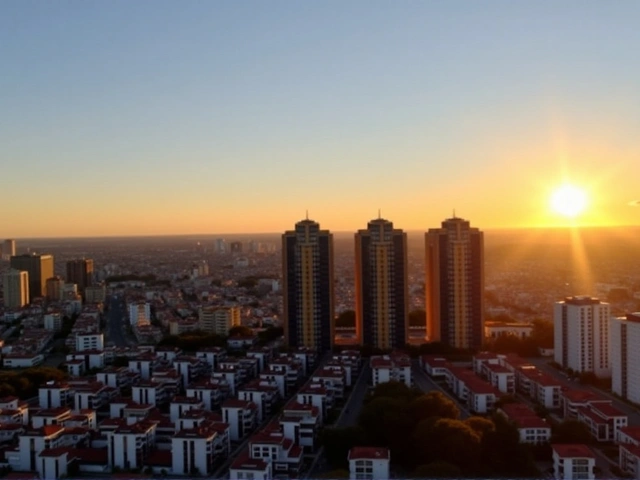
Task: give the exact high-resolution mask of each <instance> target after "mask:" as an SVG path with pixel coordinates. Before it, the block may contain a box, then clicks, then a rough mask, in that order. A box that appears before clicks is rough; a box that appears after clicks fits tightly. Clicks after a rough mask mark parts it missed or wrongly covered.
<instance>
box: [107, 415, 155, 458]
mask: <svg viewBox="0 0 640 480" xmlns="http://www.w3.org/2000/svg"><path fill="white" fill-rule="evenodd" d="M155 431H156V424H155V423H153V422H149V421H141V422H137V423H133V424H131V425H123V426H119V427H117V428H116V429H115V430H113V431H111V432H108V433H107V448H108V452H109V453H108V455H109V456H108V464H109V466H110V467H111V468H114V467H117V468H120V469H124V470H133V469H136V468H142V467H143V466H144V465H145V462H146V460H147V456H148V455H149V452H150V451H151V450H152V449H153V447H154V445H155Z"/></svg>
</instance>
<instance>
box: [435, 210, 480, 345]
mask: <svg viewBox="0 0 640 480" xmlns="http://www.w3.org/2000/svg"><path fill="white" fill-rule="evenodd" d="M425 240H426V241H425V243H426V258H425V260H426V269H425V274H426V278H425V289H426V295H425V300H426V312H427V336H428V337H429V340H430V341H432V342H434V341H439V342H443V343H445V344H448V345H451V346H453V347H456V348H480V347H481V346H482V341H483V339H484V236H483V233H482V232H481V231H480V230H478V229H477V228H471V226H470V224H469V222H468V221H467V220H463V219H462V218H457V217H455V216H454V217H453V218H449V219H447V220H445V221H443V222H442V226H441V227H440V228H432V229H429V231H428V232H427V233H426V236H425Z"/></svg>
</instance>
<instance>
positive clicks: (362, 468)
mask: <svg viewBox="0 0 640 480" xmlns="http://www.w3.org/2000/svg"><path fill="white" fill-rule="evenodd" d="M348 460H349V478H350V479H353V480H387V479H389V478H391V475H390V471H389V463H390V461H391V454H390V453H389V449H387V448H382V447H353V448H352V449H351V450H349V456H348Z"/></svg>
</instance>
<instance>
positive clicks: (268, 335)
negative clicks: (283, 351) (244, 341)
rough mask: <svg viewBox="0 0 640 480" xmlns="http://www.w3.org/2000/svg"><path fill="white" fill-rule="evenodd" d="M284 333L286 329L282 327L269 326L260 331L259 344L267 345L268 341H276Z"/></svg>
mask: <svg viewBox="0 0 640 480" xmlns="http://www.w3.org/2000/svg"><path fill="white" fill-rule="evenodd" d="M282 335H284V329H283V328H282V327H269V328H267V329H265V330H263V331H261V332H259V333H258V344H259V345H262V346H264V345H267V344H268V343H271V342H274V341H276V340H277V339H278V338H280V337H281V336H282Z"/></svg>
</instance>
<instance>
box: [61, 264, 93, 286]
mask: <svg viewBox="0 0 640 480" xmlns="http://www.w3.org/2000/svg"><path fill="white" fill-rule="evenodd" d="M67 282H68V283H75V284H76V285H77V286H78V290H79V291H80V293H84V291H85V289H86V288H87V287H89V286H91V285H93V260H91V259H81V260H71V261H69V262H67Z"/></svg>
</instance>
